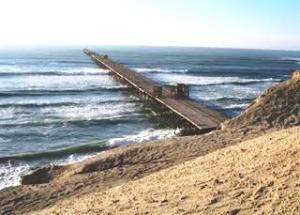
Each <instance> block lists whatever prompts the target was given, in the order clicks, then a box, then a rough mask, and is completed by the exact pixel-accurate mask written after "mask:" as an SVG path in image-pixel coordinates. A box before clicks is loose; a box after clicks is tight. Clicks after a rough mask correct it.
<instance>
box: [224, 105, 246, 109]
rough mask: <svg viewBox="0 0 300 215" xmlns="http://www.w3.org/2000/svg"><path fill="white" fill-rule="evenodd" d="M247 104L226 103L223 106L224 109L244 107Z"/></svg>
mask: <svg viewBox="0 0 300 215" xmlns="http://www.w3.org/2000/svg"><path fill="white" fill-rule="evenodd" d="M247 105H248V104H231V105H227V106H225V107H224V109H235V108H238V109H240V108H241V109H243V108H245V107H247Z"/></svg>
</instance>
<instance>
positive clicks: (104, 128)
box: [0, 47, 300, 189]
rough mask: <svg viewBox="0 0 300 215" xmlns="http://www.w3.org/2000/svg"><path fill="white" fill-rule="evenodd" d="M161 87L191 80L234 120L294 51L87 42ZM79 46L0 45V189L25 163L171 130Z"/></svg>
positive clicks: (69, 157)
mask: <svg viewBox="0 0 300 215" xmlns="http://www.w3.org/2000/svg"><path fill="white" fill-rule="evenodd" d="M91 49H93V50H96V51H98V52H99V53H105V54H108V55H109V56H110V57H111V58H112V59H114V60H116V61H118V62H120V63H122V64H124V65H125V66H127V67H130V68H132V69H135V70H136V71H137V72H140V73H143V74H144V75H145V76H147V77H149V78H151V79H154V80H156V81H158V82H160V83H162V84H176V83H185V84H188V85H190V89H191V92H190V96H191V97H192V98H193V99H195V100H197V101H198V102H200V103H202V104H204V105H206V106H209V107H211V108H213V109H216V110H218V111H221V112H223V113H224V114H226V115H228V116H230V117H233V116H236V115H237V114H238V113H240V112H241V111H242V110H243V109H244V108H245V107H246V106H247V104H249V102H250V101H251V100H252V99H254V98H255V97H256V96H257V95H259V94H260V93H261V92H262V91H263V90H264V89H265V88H266V87H268V86H270V85H272V84H275V83H276V82H278V81H280V80H283V79H287V78H288V77H289V76H290V74H291V72H292V71H293V70H295V69H296V68H298V67H299V66H300V52H289V51H259V50H239V49H212V48H171V47H169V48H167V47H165V48H163V47H152V48H150V47H91ZM154 119H155V117H153V116H152V114H151V111H150V110H149V109H148V108H146V107H145V106H144V105H143V103H142V102H141V101H140V100H139V99H138V98H136V97H135V96H133V95H131V94H130V93H129V92H128V90H127V87H126V86H125V85H122V84H121V83H119V82H117V81H116V80H115V79H114V78H113V77H112V76H111V75H109V74H108V72H107V71H105V70H102V69H99V68H98V67H97V66H96V65H94V64H93V63H92V61H91V60H90V59H89V58H88V57H87V56H85V55H84V54H83V52H82V48H81V47H80V48H70V47H69V48H67V47H66V48H62V47H60V48H40V49H32V50H17V49H14V50H13V49H10V50H0V189H1V188H4V187H7V186H13V185H16V184H18V182H19V176H20V174H21V173H22V172H23V171H24V170H27V169H28V168H30V167H31V166H37V165H42V164H48V163H56V164H64V163H70V162H75V161H77V160H82V159H85V158H87V157H90V156H92V155H94V154H95V153H97V152H99V151H102V150H104V149H106V150H107V149H108V148H109V147H114V146H118V145H122V144H126V143H130V142H141V141H144V140H152V139H160V138H165V137H172V136H174V135H176V134H177V133H178V131H177V130H176V129H174V128H172V127H171V126H170V127H168V126H166V125H163V126H162V125H161V124H160V123H159V122H158V121H156V120H154Z"/></svg>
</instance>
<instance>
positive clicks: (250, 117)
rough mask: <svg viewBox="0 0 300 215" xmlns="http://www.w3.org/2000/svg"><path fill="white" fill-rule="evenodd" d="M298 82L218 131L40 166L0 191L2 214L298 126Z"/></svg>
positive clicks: (108, 186)
mask: <svg viewBox="0 0 300 215" xmlns="http://www.w3.org/2000/svg"><path fill="white" fill-rule="evenodd" d="M299 81H300V78H299V77H298V76H295V77H293V78H292V79H289V80H287V81H284V82H281V83H278V84H277V85H274V86H272V87H270V88H269V89H267V90H266V91H265V92H264V93H263V94H262V95H261V96H259V97H258V98H257V99H256V100H254V101H253V102H252V103H251V104H250V106H249V107H248V108H247V109H246V110H245V111H244V112H242V113H241V114H240V115H239V116H237V117H235V118H233V119H231V120H229V121H226V122H225V123H223V125H222V129H221V130H217V131H212V132H210V133H207V134H204V135H198V136H189V137H176V138H172V139H168V140H166V139H164V140H160V141H152V142H148V143H143V144H129V145H126V146H121V147H118V148H115V149H112V150H109V151H107V152H106V153H102V154H101V155H99V156H96V157H94V158H91V159H88V160H86V161H82V162H79V163H76V164H72V165H66V166H52V167H44V168H40V169H38V170H36V171H33V172H31V173H30V174H28V175H26V176H25V177H23V184H26V185H22V186H17V187H13V188H6V189H4V190H2V192H0V204H1V205H2V207H3V211H4V212H7V213H10V212H12V211H13V212H15V211H17V213H20V214H22V213H31V212H34V211H37V212H38V211H40V210H42V209H45V208H46V209H45V210H46V211H47V208H49V207H50V206H55V205H57V204H60V203H61V202H64V201H65V200H67V199H70V198H73V197H76V198H77V197H78V198H79V199H80V198H81V197H84V196H85V195H87V194H89V193H90V194H92V193H93V192H96V191H97V192H110V191H112V190H113V189H118V187H120V186H123V185H124V186H127V185H128V184H131V183H134V182H135V181H137V180H140V179H141V180H142V179H143V178H145V177H148V176H149V177H150V175H152V174H156V173H159V172H160V171H162V170H163V171H167V170H166V169H173V168H176V167H177V166H178V165H182V164H184V163H186V162H192V161H193V160H194V159H198V158H202V157H203V158H204V157H206V156H210V154H211V153H214V152H216V153H218V152H219V151H220V150H223V149H224V148H226V147H232V146H233V147H235V146H237V147H238V146H239V145H240V143H242V142H245V141H251V140H254V139H255V138H260V137H263V136H264V135H268V134H271V133H272V132H280V131H282V129H283V128H290V127H294V126H297V125H300V103H299V101H300V84H299ZM225 150H226V149H225ZM242 152H243V150H241V153H242ZM256 159H261V158H260V157H256ZM296 161H297V160H296ZM249 177H251V175H250V176H249ZM157 192H158V193H159V191H157ZM20 198H21V200H20ZM112 200H113V199H112ZM114 204H116V205H118V202H115V203H114ZM98 206H99V205H98ZM100 206H101V205H100ZM90 209H91V208H90Z"/></svg>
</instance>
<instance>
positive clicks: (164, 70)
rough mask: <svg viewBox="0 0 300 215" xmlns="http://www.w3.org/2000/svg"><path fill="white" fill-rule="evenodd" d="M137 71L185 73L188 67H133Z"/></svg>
mask: <svg viewBox="0 0 300 215" xmlns="http://www.w3.org/2000/svg"><path fill="white" fill-rule="evenodd" d="M133 69H134V70H135V71H137V72H141V73H152V72H153V73H154V72H157V73H174V72H175V73H176V72H178V73H186V72H188V69H162V68H133Z"/></svg>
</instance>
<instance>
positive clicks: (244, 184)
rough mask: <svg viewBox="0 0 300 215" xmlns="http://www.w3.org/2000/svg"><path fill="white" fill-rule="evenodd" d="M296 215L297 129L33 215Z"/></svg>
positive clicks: (299, 200)
mask: <svg viewBox="0 0 300 215" xmlns="http://www.w3.org/2000/svg"><path fill="white" fill-rule="evenodd" d="M57 212H61V214H122V213H123V214H194V213H197V214H226V213H228V214H263V213H264V214H300V127H295V128H290V129H286V130H281V131H277V132H273V133H270V134H266V135H264V136H261V137H259V138H256V139H253V140H250V141H246V142H243V143H241V144H239V145H235V146H231V147H228V148H225V149H222V150H218V151H216V152H213V153H210V154H208V155H206V156H203V157H199V158H196V159H194V160H191V161H187V162H185V163H183V164H179V165H177V166H174V167H171V168H168V169H165V170H162V171H159V172H157V173H153V174H151V175H149V176H146V177H144V178H142V179H138V180H136V181H130V182H127V183H124V184H122V185H120V186H116V187H113V188H111V189H107V190H106V191H94V192H92V193H89V194H87V195H84V196H81V197H72V198H70V199H66V200H63V201H61V202H58V203H57V204H56V205H54V206H52V207H50V208H46V209H44V210H42V211H38V212H37V214H51V213H54V214H55V213H57Z"/></svg>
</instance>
